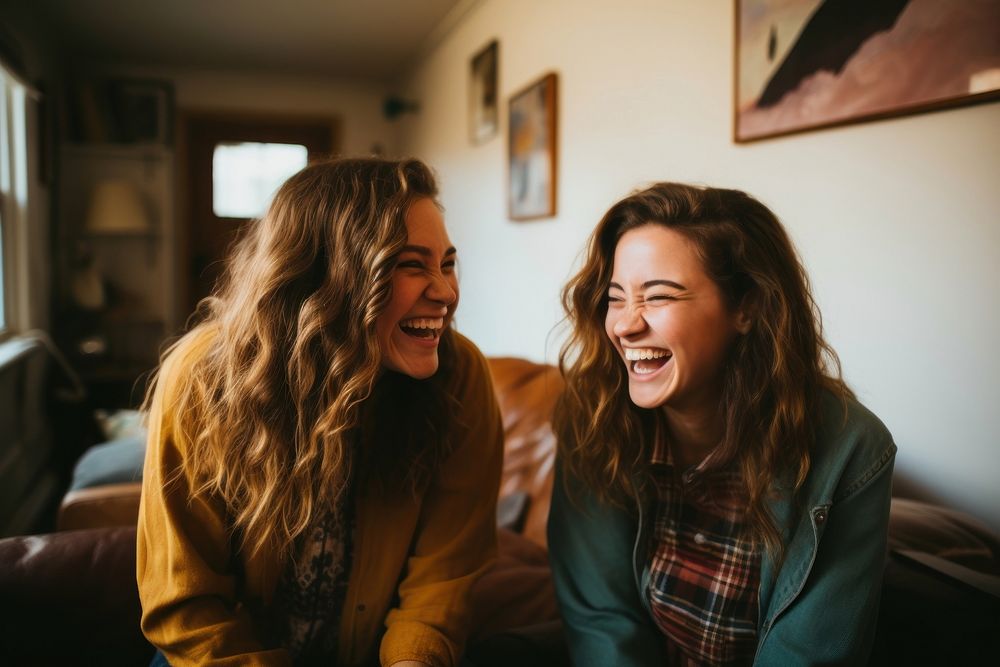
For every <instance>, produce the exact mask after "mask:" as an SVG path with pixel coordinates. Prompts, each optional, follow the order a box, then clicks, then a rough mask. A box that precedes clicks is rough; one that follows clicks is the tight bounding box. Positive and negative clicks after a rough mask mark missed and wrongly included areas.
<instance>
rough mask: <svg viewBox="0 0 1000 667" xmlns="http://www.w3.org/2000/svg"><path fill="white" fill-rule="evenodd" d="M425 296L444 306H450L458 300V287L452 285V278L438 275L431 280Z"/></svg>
mask: <svg viewBox="0 0 1000 667" xmlns="http://www.w3.org/2000/svg"><path fill="white" fill-rule="evenodd" d="M424 296H426V297H427V298H428V299H430V300H431V301H435V302H437V303H440V304H441V305H443V306H450V305H451V304H453V303H455V301H456V300H457V299H458V286H457V285H453V284H452V282H451V278H450V277H448V276H446V275H444V274H442V273H438V274H437V275H435V276H434V277H433V278H431V281H430V283H429V284H428V285H427V289H426V290H425V291H424Z"/></svg>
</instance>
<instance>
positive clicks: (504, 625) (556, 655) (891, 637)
mask: <svg viewBox="0 0 1000 667" xmlns="http://www.w3.org/2000/svg"><path fill="white" fill-rule="evenodd" d="M490 364H491V368H492V372H493V379H494V384H495V386H496V390H497V396H498V399H499V402H500V409H501V412H502V414H503V422H504V433H505V438H506V443H505V461H504V471H503V478H502V481H501V490H500V496H501V508H500V511H499V513H498V519H499V521H500V523H501V524H502V525H506V526H509V527H510V528H512V529H513V530H511V529H507V528H502V529H501V530H500V553H499V558H498V560H497V563H496V564H495V566H494V567H493V568H492V569H491V570H490V571H489V572H488V573H487V574H486V576H484V577H483V578H482V579H481V580H480V581H479V582H478V584H477V585H476V588H475V589H474V595H475V600H476V605H475V615H474V618H473V619H472V623H473V627H475V628H476V629H475V631H474V632H473V635H472V637H471V638H470V642H469V660H470V662H471V663H472V664H473V665H474V666H475V667H490V666H492V665H500V664H510V662H511V661H512V660H511V656H517V658H516V662H517V663H518V667H532V666H533V665H539V666H543V665H544V666H550V665H561V664H566V662H567V660H568V656H567V652H566V648H565V646H564V644H563V642H562V634H561V626H560V624H559V621H558V610H557V607H556V604H555V597H554V593H553V588H552V582H551V577H550V573H549V569H548V562H547V556H546V550H545V546H546V539H545V524H546V521H547V518H548V512H549V497H550V493H551V488H552V478H553V475H552V472H553V466H554V463H555V439H554V436H553V434H552V430H551V422H550V418H551V414H552V408H553V405H554V403H555V400H556V397H557V396H558V394H559V391H560V390H561V387H562V379H561V377H560V375H559V372H558V370H557V369H555V368H554V367H552V366H548V365H542V364H535V363H532V362H529V361H525V360H523V359H514V358H494V359H491V360H490ZM138 497H139V488H138V485H137V484H117V485H108V486H106V487H102V488H95V489H84V490H81V491H76V492H72V493H70V494H68V495H67V496H66V498H65V500H64V502H63V505H62V509H61V513H60V517H59V527H60V529H61V530H62V531H65V532H58V533H53V534H49V535H39V536H29V537H17V538H9V539H6V540H0V600H2V601H3V602H4V604H0V664H4V665H6V664H11V665H18V664H26V665H41V664H60V665H65V664H102V665H103V664H123V665H140V664H146V662H148V660H149V657H150V656H151V654H152V648H151V647H150V646H149V644H147V643H146V641H145V639H144V638H143V636H142V634H141V633H140V631H139V624H138V621H139V614H140V607H139V600H138V595H137V591H136V586H135V570H134V563H135V528H134V524H135V518H136V516H137V512H138ZM889 542H890V549H891V550H892V551H893V555H892V556H891V557H890V558H889V560H888V562H887V568H886V577H885V584H884V586H883V602H882V608H881V611H880V620H879V632H878V636H877V639H876V645H875V649H874V654H873V659H872V664H910V663H915V664H929V662H928V661H930V663H933V662H935V660H937V659H941V660H944V661H945V662H947V663H948V664H976V662H977V661H976V660H975V659H974V658H973V657H972V656H977V655H979V656H981V655H982V654H983V653H982V652H983V651H985V652H986V654H987V655H993V656H996V655H998V654H1000V645H998V642H1000V640H998V637H1000V605H998V602H1000V597H997V596H998V595H1000V593H998V594H991V593H989V592H988V589H989V586H990V584H991V582H995V581H1000V579H996V578H994V579H990V578H989V575H1000V540H998V539H997V536H996V534H994V533H993V532H992V531H990V530H989V529H988V528H986V527H984V526H983V525H982V524H981V523H979V522H977V521H976V520H974V519H972V518H971V517H968V516H967V515H964V514H962V513H959V512H954V511H951V510H947V509H944V508H942V507H939V506H935V505H928V504H926V503H919V502H915V501H911V500H904V499H894V501H893V506H892V513H891V519H890V536H889ZM907 550H910V551H914V550H915V551H917V552H920V553H921V554H923V555H924V556H930V557H931V558H932V559H933V558H943V559H945V561H946V564H947V565H949V566H954V567H956V568H958V569H957V570H955V571H953V573H952V574H949V575H944V574H942V573H941V572H940V571H938V570H935V569H934V567H932V565H934V562H931V565H930V566H928V565H927V564H926V563H924V564H921V563H919V562H916V561H913V560H912V559H908V558H907V557H904V556H902V555H901V552H903V551H907ZM956 572H957V574H956ZM963 573H964V574H965V575H968V574H969V573H972V575H973V576H972V578H971V581H972V583H970V582H968V581H967V582H965V583H962V582H961V581H960V578H961V576H962V575H963ZM977 573H978V574H981V573H986V575H985V576H987V579H985V580H984V579H979V580H978V582H979V584H978V586H977V584H976V583H975V581H976V578H975V576H974V575H976V574H977ZM955 576H958V577H959V579H956V578H955ZM967 578H968V577H967Z"/></svg>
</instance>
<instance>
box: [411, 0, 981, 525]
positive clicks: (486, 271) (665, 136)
mask: <svg viewBox="0 0 1000 667" xmlns="http://www.w3.org/2000/svg"><path fill="white" fill-rule="evenodd" d="M492 38H498V39H499V41H500V88H501V100H502V107H501V108H502V111H503V112H504V113H503V114H502V115H505V110H506V100H507V97H508V96H509V95H510V94H511V93H512V92H515V91H517V90H519V89H521V88H522V87H523V86H525V85H526V84H528V83H530V82H531V81H533V80H535V79H536V78H537V77H539V76H540V75H542V74H543V73H545V72H548V71H556V72H558V74H559V76H560V86H561V90H560V93H559V97H560V99H559V104H560V118H559V141H560V144H561V147H560V152H559V160H560V165H559V195H558V210H559V215H558V216H557V217H556V218H555V219H552V220H543V221H538V222H529V223H513V222H510V221H508V220H507V219H506V213H505V210H506V205H505V199H504V198H505V185H504V174H505V169H506V158H505V145H506V144H505V141H506V118H503V119H502V120H501V133H500V135H499V136H498V137H497V138H495V139H493V140H491V141H490V142H488V143H486V144H485V145H482V146H473V145H471V144H470V142H469V141H468V138H467V129H466V128H467V119H466V109H467V102H466V97H465V95H466V76H467V68H468V61H469V58H470V57H471V56H472V54H473V53H475V52H476V51H477V50H478V49H479V48H481V47H482V46H483V45H484V44H486V43H487V42H488V41H489V40H490V39H492ZM732 50H733V3H731V2H721V1H715V2H704V1H703V0H683V1H681V0H672V1H669V2H664V1H663V0H629V1H624V2H616V3H610V2H601V1H595V0H586V1H584V0H484V1H483V2H481V3H480V4H479V5H478V6H477V7H476V8H475V9H474V10H473V11H471V12H470V13H469V14H468V15H467V16H466V17H465V19H464V20H463V21H462V22H461V23H460V24H459V25H458V26H457V27H456V28H455V29H454V30H453V31H452V32H451V33H450V34H449V35H448V36H447V38H446V39H444V40H443V41H442V42H441V43H440V44H438V45H437V47H436V48H435V49H434V50H433V51H431V52H430V53H429V54H427V55H426V57H425V58H424V59H423V60H422V61H421V62H420V63H419V64H418V66H417V67H416V68H415V69H414V71H413V72H412V73H411V74H410V75H409V76H408V77H407V78H406V80H405V81H404V88H405V89H407V92H408V93H409V94H410V95H412V96H413V97H415V98H417V99H418V100H419V101H420V103H421V104H422V110H421V112H420V114H419V115H418V116H416V117H410V118H408V119H407V120H405V121H403V124H402V125H401V126H400V128H399V131H400V135H399V147H400V149H401V152H404V153H410V154H413V155H416V156H419V157H422V158H424V159H426V160H427V161H428V162H429V163H430V164H432V165H433V166H434V167H436V169H437V170H438V173H439V176H440V180H441V184H442V201H443V203H444V205H445V207H446V209H447V213H446V220H447V222H448V225H449V229H450V231H451V235H452V237H453V240H454V241H455V242H456V245H457V247H458V248H459V254H460V257H461V264H462V305H461V307H460V309H459V311H458V325H459V328H460V329H461V330H462V331H464V332H466V333H467V334H468V335H470V336H471V337H472V338H473V340H475V341H476V342H477V343H479V345H480V346H481V348H482V349H483V350H484V352H486V353H487V354H491V355H500V354H512V355H520V356H524V357H529V358H532V359H536V360H541V359H548V360H550V361H551V360H553V359H554V358H555V355H556V353H557V350H558V345H559V343H560V342H561V339H560V338H559V336H558V335H551V332H552V329H553V326H554V325H555V324H556V322H557V320H558V319H559V317H560V316H561V310H560V309H559V306H558V301H557V294H558V292H559V290H560V288H561V286H562V284H563V283H564V282H565V280H566V278H567V277H568V276H569V275H570V274H571V272H572V269H573V267H574V266H575V262H576V260H577V257H578V254H579V253H580V251H581V250H582V248H583V245H584V242H585V240H586V237H587V235H588V234H589V233H590V231H591V229H592V228H593V226H594V225H595V224H596V222H597V220H598V218H599V217H600V215H601V214H602V213H603V212H604V211H605V210H606V209H607V208H608V206H609V205H610V204H612V203H613V202H614V201H615V200H617V199H618V198H620V197H621V196H623V195H625V194H626V193H627V192H629V191H630V190H631V189H633V188H634V187H636V186H638V185H641V184H643V183H645V182H648V181H651V180H681V181H691V182H701V183H708V184H712V185H719V186H727V187H735V188H740V189H745V190H748V191H749V192H751V193H753V194H755V195H757V196H758V197H760V198H761V199H762V200H763V201H764V202H765V203H767V204H769V205H770V206H771V207H772V208H773V209H774V210H775V211H776V212H777V213H778V215H779V216H780V217H781V218H782V219H783V220H784V222H785V224H786V225H787V227H788V228H789V230H790V232H791V234H792V236H793V238H794V240H795V241H796V243H797V244H798V247H799V250H800V251H801V253H802V256H803V258H804V260H805V263H806V266H807V268H808V270H809V271H810V274H811V276H812V279H813V283H814V289H815V295H816V297H817V300H818V302H819V305H820V307H821V309H822V311H823V313H824V318H825V324H826V330H827V333H828V337H829V339H830V341H831V342H832V343H833V345H834V347H835V348H836V349H837V350H838V351H839V353H840V356H841V360H842V362H843V365H844V370H845V375H846V378H847V380H848V382H849V383H850V384H851V385H852V386H853V387H854V388H855V389H856V390H857V392H858V394H859V397H860V398H861V400H862V401H864V402H865V403H866V404H867V405H868V406H869V407H870V408H872V409H873V410H874V411H875V412H876V413H877V414H878V415H879V416H881V418H882V419H883V420H884V421H885V422H886V424H887V425H888V426H889V428H890V429H891V431H892V432H893V434H894V436H895V438H896V441H897V443H898V445H899V457H898V460H897V466H896V469H897V479H898V480H901V481H902V480H904V479H905V480H906V481H908V482H909V484H910V485H911V486H912V487H913V488H915V489H917V490H918V491H920V490H922V492H923V494H924V495H926V496H928V497H931V498H934V499H938V500H942V501H945V502H949V503H951V504H953V505H955V506H958V507H960V508H962V509H965V510H967V511H969V512H972V513H973V514H976V515H977V516H979V517H980V518H982V519H985V520H986V521H987V522H989V523H990V524H991V525H992V526H993V527H994V528H997V529H1000V451H998V446H1000V435H998V434H1000V416H998V415H1000V409H998V408H997V405H998V404H1000V354H997V352H996V341H998V340H1000V312H998V311H1000V309H998V297H997V295H996V291H997V288H998V286H1000V262H998V261H997V257H996V255H997V251H998V250H1000V131H998V129H1000V104H998V103H993V104H987V105H980V106H976V107H967V108H963V109H957V110H950V111H943V112H937V113H931V114H923V115H919V116H912V117H908V118H898V119H892V120H888V121H881V122H873V123H865V124H860V125H855V126H851V127H846V128H840V129H834V130H824V131H817V132H813V133H808V134H805V135H799V136H796V137H789V138H784V139H774V140H769V141H762V142H758V143H754V144H750V145H735V144H733V143H732V142H731V140H730V134H731V122H732V118H731V113H732V112H731V104H732V99H731V88H732Z"/></svg>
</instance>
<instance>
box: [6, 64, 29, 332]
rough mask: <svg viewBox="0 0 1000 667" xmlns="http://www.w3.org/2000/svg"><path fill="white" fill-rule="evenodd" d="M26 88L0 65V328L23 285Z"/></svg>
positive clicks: (12, 312) (10, 315)
mask: <svg viewBox="0 0 1000 667" xmlns="http://www.w3.org/2000/svg"><path fill="white" fill-rule="evenodd" d="M26 93H27V90H26V89H25V87H24V86H23V85H22V84H21V83H20V82H19V81H18V80H17V79H16V78H15V76H14V75H13V74H12V73H11V72H10V71H9V70H7V68H5V67H3V66H2V65H0V281H2V285H0V332H3V331H6V330H8V329H9V328H10V325H11V320H12V319H14V318H16V315H17V312H16V310H15V308H14V307H15V306H18V305H20V304H19V295H20V294H21V293H23V292H24V291H25V289H26V286H25V285H21V284H19V282H18V279H19V278H21V276H20V275H19V272H20V269H22V268H23V267H22V266H21V264H23V262H20V263H19V262H18V261H17V256H18V253H19V252H21V250H22V249H21V248H20V246H21V245H22V243H23V242H24V241H25V232H26V230H25V228H24V226H25V224H26V222H25V221H26V219H27V208H28V175H27V171H28V170H27V160H28V155H27V154H28V146H27V129H26V124H25V123H26V118H25V111H26V103H27V94H26Z"/></svg>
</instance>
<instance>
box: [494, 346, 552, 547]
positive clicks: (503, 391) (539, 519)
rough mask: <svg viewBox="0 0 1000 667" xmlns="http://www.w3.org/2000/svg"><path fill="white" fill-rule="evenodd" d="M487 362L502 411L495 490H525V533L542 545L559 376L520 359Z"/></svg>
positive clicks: (545, 366) (547, 514) (550, 476)
mask: <svg viewBox="0 0 1000 667" xmlns="http://www.w3.org/2000/svg"><path fill="white" fill-rule="evenodd" d="M489 363H490V370H491V371H492V373H493V385H494V388H495V389H496V393H497V400H498V401H499V403H500V411H501V413H503V428H504V464H503V477H502V479H501V482H500V496H501V497H504V496H506V495H508V494H512V493H515V492H518V491H523V492H525V493H527V494H528V495H529V496H530V498H531V501H530V504H529V506H528V510H527V515H526V518H525V525H524V535H525V536H526V537H528V538H529V539H531V540H532V541H534V542H535V543H536V544H540V545H542V546H545V544H546V541H545V523H546V521H548V518H549V503H550V499H551V496H552V475H553V468H554V466H555V456H556V439H555V436H554V435H553V433H552V409H553V408H554V407H555V403H556V399H557V398H558V397H559V393H560V392H561V391H562V388H563V381H562V376H561V375H560V374H559V370H558V369H557V368H556V367H555V366H551V365H547V364H536V363H534V362H531V361H527V360H525V359H516V358H511V357H494V358H491V359H490V360H489Z"/></svg>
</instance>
